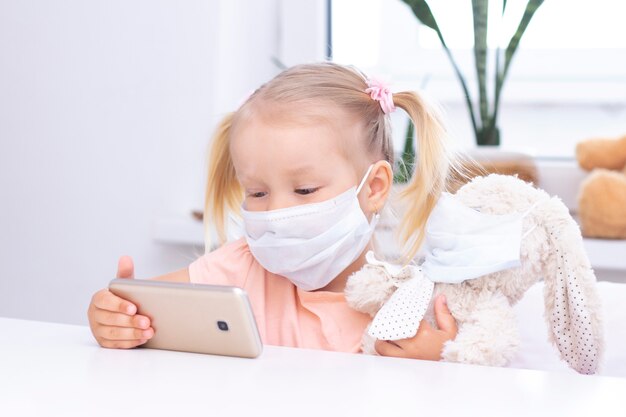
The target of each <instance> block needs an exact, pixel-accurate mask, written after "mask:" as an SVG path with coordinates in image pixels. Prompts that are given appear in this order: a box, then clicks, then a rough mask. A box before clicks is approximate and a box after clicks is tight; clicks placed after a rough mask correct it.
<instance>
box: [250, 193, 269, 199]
mask: <svg viewBox="0 0 626 417" xmlns="http://www.w3.org/2000/svg"><path fill="white" fill-rule="evenodd" d="M265 194H266V193H265V192H263V191H257V192H254V193H248V197H252V198H261V197H265Z"/></svg>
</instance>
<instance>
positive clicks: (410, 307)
mask: <svg viewBox="0 0 626 417" xmlns="http://www.w3.org/2000/svg"><path fill="white" fill-rule="evenodd" d="M366 260H367V262H368V263H369V264H370V265H375V266H378V267H380V268H383V269H384V270H385V273H386V274H387V275H388V276H389V277H390V279H391V280H392V281H394V282H395V284H396V286H397V289H396V291H395V292H394V293H393V295H392V296H391V298H389V300H387V302H386V303H385V304H384V305H383V306H382V308H381V309H380V310H379V311H378V313H376V316H375V317H374V320H372V324H371V325H370V328H369V330H368V334H369V335H370V336H372V337H374V338H376V339H379V340H399V339H406V338H410V337H413V336H415V334H417V330H418V328H419V325H420V321H421V320H422V318H423V317H424V314H426V310H427V309H428V306H429V304H430V300H431V299H432V295H433V288H434V285H435V284H434V283H433V282H432V281H431V280H429V279H428V278H426V276H425V275H424V274H423V273H422V271H421V269H420V268H419V267H417V266H414V265H407V266H405V267H400V266H397V265H392V264H389V263H387V262H383V261H380V260H378V259H376V257H375V256H374V253H373V252H371V251H370V252H368V253H367V255H366Z"/></svg>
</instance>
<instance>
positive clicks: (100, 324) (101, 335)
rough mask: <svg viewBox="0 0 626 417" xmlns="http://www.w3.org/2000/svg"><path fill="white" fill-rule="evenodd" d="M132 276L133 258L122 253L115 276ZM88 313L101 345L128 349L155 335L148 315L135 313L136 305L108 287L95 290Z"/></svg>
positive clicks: (92, 328)
mask: <svg viewBox="0 0 626 417" xmlns="http://www.w3.org/2000/svg"><path fill="white" fill-rule="evenodd" d="M133 277H134V266H133V260H132V258H131V257H130V256H122V257H121V258H120V260H119V262H118V265H117V278H126V279H133ZM87 316H88V317H89V326H90V327H91V332H92V333H93V335H94V337H95V338H96V341H98V343H99V344H100V346H102V347H106V348H118V349H129V348H133V347H135V346H138V345H141V344H143V343H146V342H147V341H148V339H150V338H151V337H152V336H154V329H152V328H151V327H150V319H149V318H148V317H146V316H141V315H139V314H137V306H135V305H134V304H133V303H131V302H130V301H127V300H124V299H122V298H120V297H118V296H116V295H114V294H113V293H112V292H110V291H109V290H108V289H103V290H100V291H98V292H97V293H95V294H94V296H93V297H92V299H91V304H89V310H88V311H87Z"/></svg>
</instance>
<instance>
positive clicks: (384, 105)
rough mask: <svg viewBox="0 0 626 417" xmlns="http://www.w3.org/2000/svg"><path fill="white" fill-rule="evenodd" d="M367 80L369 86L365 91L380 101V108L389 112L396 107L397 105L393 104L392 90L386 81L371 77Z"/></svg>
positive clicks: (373, 98) (384, 111)
mask: <svg viewBox="0 0 626 417" xmlns="http://www.w3.org/2000/svg"><path fill="white" fill-rule="evenodd" d="M365 82H366V83H367V87H368V88H367V89H366V90H365V92H366V93H368V94H369V95H370V97H371V98H372V100H376V101H378V102H379V103H380V108H381V109H383V113H385V114H388V113H391V112H393V111H394V110H395V109H396V106H395V105H394V104H393V95H392V94H391V90H390V89H389V86H388V85H387V84H386V83H385V82H384V81H381V80H378V79H376V78H369V79H367V80H366V81H365Z"/></svg>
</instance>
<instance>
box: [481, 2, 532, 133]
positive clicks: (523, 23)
mask: <svg viewBox="0 0 626 417" xmlns="http://www.w3.org/2000/svg"><path fill="white" fill-rule="evenodd" d="M543 1H544V0H529V1H528V3H527V4H526V9H525V10H524V15H523V16H522V19H521V20H520V22H519V25H518V26H517V30H516V31H515V34H513V36H512V37H511V40H510V41H509V45H508V46H507V48H506V51H505V54H504V67H503V68H502V69H501V70H499V71H496V96H495V101H494V107H493V113H492V115H491V121H490V123H489V125H490V126H491V127H492V128H493V127H494V126H495V125H496V124H497V118H498V111H499V107H500V95H501V94H502V86H503V85H504V80H505V79H506V76H507V74H508V72H509V66H510V65H511V61H512V59H513V56H514V55H515V52H516V51H517V48H518V46H519V43H520V40H521V39H522V36H523V35H524V32H525V31H526V28H527V27H528V24H529V23H530V21H531V20H532V18H533V16H534V15H535V12H536V11H537V9H539V6H541V5H542V4H543ZM502 11H503V12H504V8H503V9H502Z"/></svg>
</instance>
